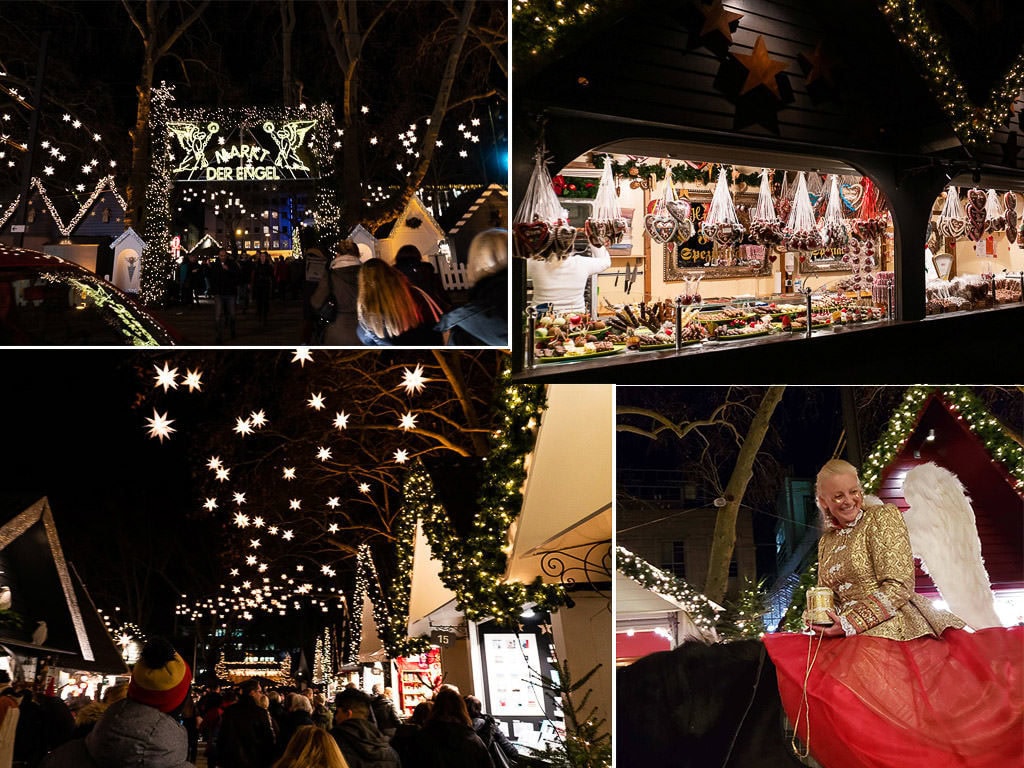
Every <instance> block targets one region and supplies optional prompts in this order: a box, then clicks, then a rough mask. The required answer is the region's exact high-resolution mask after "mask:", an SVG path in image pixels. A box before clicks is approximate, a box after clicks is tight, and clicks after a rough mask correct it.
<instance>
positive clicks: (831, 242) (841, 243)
mask: <svg viewBox="0 0 1024 768" xmlns="http://www.w3.org/2000/svg"><path fill="white" fill-rule="evenodd" d="M819 229H820V231H821V238H822V240H823V241H824V243H825V245H826V246H827V247H829V248H843V247H845V246H846V245H847V244H848V243H849V242H850V228H849V227H848V226H846V217H844V216H843V202H842V197H841V196H840V194H839V177H838V176H837V175H836V174H834V173H833V174H832V175H831V176H830V177H829V187H828V202H827V203H826V204H825V213H824V215H823V216H822V217H821V226H820V227H819Z"/></svg>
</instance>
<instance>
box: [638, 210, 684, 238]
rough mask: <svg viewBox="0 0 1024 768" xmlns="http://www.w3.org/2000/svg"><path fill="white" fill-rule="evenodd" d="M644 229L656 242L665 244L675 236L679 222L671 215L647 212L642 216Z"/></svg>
mask: <svg viewBox="0 0 1024 768" xmlns="http://www.w3.org/2000/svg"><path fill="white" fill-rule="evenodd" d="M644 229H646V230H647V234H648V235H650V236H651V240H653V241H654V242H656V243H661V244H665V243H667V242H669V241H671V240H672V238H673V237H675V236H676V231H677V230H678V229H679V222H678V221H676V220H675V218H674V217H673V216H669V215H665V214H657V213H648V214H647V215H646V216H645V217H644Z"/></svg>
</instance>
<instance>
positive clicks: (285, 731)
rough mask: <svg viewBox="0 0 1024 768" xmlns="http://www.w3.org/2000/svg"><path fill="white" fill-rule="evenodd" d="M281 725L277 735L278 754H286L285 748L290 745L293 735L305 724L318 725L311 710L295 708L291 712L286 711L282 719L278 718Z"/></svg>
mask: <svg viewBox="0 0 1024 768" xmlns="http://www.w3.org/2000/svg"><path fill="white" fill-rule="evenodd" d="M278 724H279V725H280V729H281V730H280V732H279V733H278V735H277V754H278V755H282V754H284V750H285V749H286V748H287V746H288V742H289V741H291V740H292V736H294V735H295V732H296V731H297V730H299V728H301V727H302V726H304V725H316V723H314V722H313V718H312V717H310V715H309V712H306V711H305V710H303V709H293V710H292V711H290V712H285V713H284V714H283V715H282V716H281V719H280V720H278Z"/></svg>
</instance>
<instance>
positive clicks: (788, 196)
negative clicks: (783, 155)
mask: <svg viewBox="0 0 1024 768" xmlns="http://www.w3.org/2000/svg"><path fill="white" fill-rule="evenodd" d="M794 191H795V190H794V189H793V188H791V187H790V186H789V174H788V173H786V172H785V171H783V172H782V185H781V186H780V187H779V200H778V202H777V203H776V204H775V213H777V214H778V216H779V220H780V221H789V214H791V213H792V212H793V192H794Z"/></svg>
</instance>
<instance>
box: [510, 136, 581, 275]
mask: <svg viewBox="0 0 1024 768" xmlns="http://www.w3.org/2000/svg"><path fill="white" fill-rule="evenodd" d="M541 155H542V153H541V152H538V153H537V162H536V164H535V165H534V167H533V174H532V175H531V176H530V183H529V185H527V187H526V194H525V195H524V196H523V202H522V203H520V205H519V210H518V211H516V215H515V219H514V220H513V222H512V242H513V245H514V247H515V250H516V255H517V256H520V257H522V258H527V259H540V258H545V257H547V256H551V255H558V256H561V255H563V253H564V252H563V251H553V250H552V246H554V244H555V231H556V229H558V228H559V227H563V228H564V227H565V226H566V224H567V222H566V221H565V220H564V219H563V218H562V206H561V204H560V203H559V202H558V196H557V195H555V190H554V187H552V185H551V175H550V174H549V173H548V169H547V166H546V165H545V163H544V161H543V159H542V157H541ZM561 234H562V237H563V240H564V237H565V233H564V232H562V233H561ZM575 236H576V232H575V230H573V237H574V238H575ZM569 248H570V250H571V248H572V244H571V243H570V245H569Z"/></svg>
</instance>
